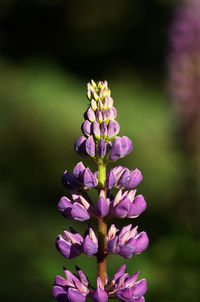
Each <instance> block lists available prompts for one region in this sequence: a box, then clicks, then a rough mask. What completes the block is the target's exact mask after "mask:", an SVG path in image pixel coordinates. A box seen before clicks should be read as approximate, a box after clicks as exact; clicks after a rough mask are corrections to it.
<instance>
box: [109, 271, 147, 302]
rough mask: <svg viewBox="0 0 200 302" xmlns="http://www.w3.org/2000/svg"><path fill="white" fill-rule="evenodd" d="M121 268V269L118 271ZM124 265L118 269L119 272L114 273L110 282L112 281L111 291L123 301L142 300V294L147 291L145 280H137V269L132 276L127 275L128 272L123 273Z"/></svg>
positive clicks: (134, 301)
mask: <svg viewBox="0 0 200 302" xmlns="http://www.w3.org/2000/svg"><path fill="white" fill-rule="evenodd" d="M120 270H121V271H120ZM124 271H125V265H123V266H122V267H121V268H120V269H119V271H118V272H119V273H118V274H115V276H116V277H114V278H113V280H112V284H113V283H114V287H113V293H114V294H115V297H116V298H117V299H119V300H120V301H124V302H129V301H133V302H144V301H145V299H144V297H143V295H144V294H145V293H146V291H147V282H146V280H145V279H141V280H139V281H137V277H138V275H139V271H138V272H137V273H136V274H134V275H133V276H131V277H129V275H128V274H124Z"/></svg>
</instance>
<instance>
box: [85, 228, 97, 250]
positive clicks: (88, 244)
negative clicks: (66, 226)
mask: <svg viewBox="0 0 200 302" xmlns="http://www.w3.org/2000/svg"><path fill="white" fill-rule="evenodd" d="M97 251H98V240H97V237H96V235H95V233H94V231H93V230H92V229H91V228H90V229H89V234H88V235H86V237H85V239H84V241H83V252H84V253H85V254H86V255H88V256H92V255H94V254H96V253H97Z"/></svg>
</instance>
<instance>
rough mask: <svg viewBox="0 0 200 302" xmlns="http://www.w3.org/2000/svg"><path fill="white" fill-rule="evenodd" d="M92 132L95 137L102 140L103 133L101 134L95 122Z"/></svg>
mask: <svg viewBox="0 0 200 302" xmlns="http://www.w3.org/2000/svg"><path fill="white" fill-rule="evenodd" d="M92 132H93V134H94V136H95V138H97V139H100V136H101V133H100V127H99V123H98V122H96V121H95V122H94V123H93V125H92Z"/></svg>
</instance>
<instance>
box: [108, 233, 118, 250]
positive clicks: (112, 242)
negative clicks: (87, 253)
mask: <svg viewBox="0 0 200 302" xmlns="http://www.w3.org/2000/svg"><path fill="white" fill-rule="evenodd" d="M117 240H118V238H117V237H114V238H113V239H111V240H109V241H108V242H107V248H106V249H107V252H109V253H114V254H115V253H116V247H117Z"/></svg>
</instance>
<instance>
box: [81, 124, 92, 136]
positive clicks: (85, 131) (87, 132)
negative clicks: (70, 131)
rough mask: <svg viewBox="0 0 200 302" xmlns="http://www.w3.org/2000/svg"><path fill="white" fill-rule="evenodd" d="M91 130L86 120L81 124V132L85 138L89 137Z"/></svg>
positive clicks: (90, 125)
mask: <svg viewBox="0 0 200 302" xmlns="http://www.w3.org/2000/svg"><path fill="white" fill-rule="evenodd" d="M91 128H92V123H91V122H89V121H88V120H86V121H85V122H84V123H83V124H82V131H83V134H85V135H86V136H89V135H91V134H92V131H91Z"/></svg>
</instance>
